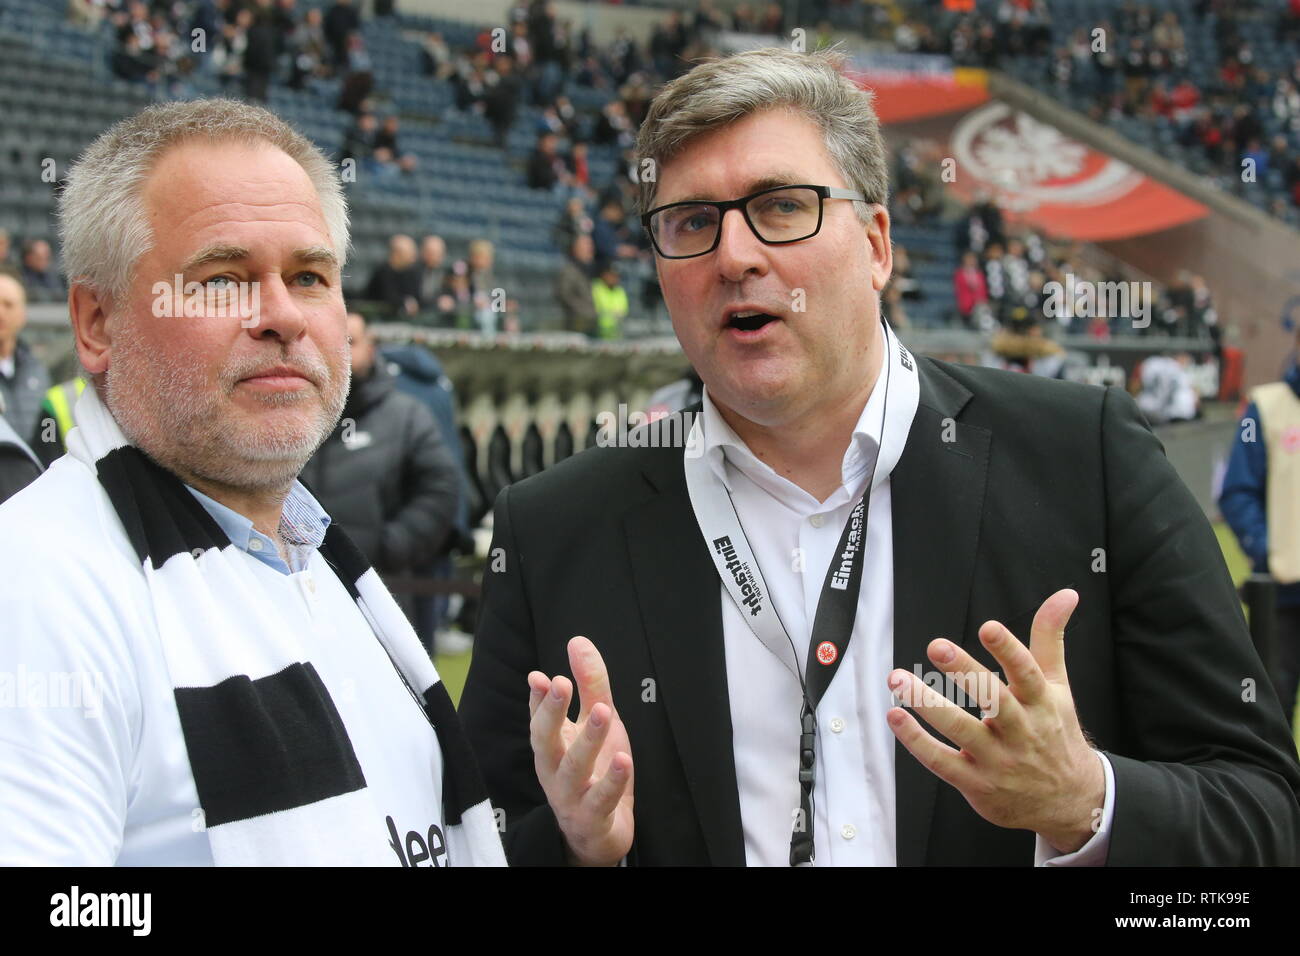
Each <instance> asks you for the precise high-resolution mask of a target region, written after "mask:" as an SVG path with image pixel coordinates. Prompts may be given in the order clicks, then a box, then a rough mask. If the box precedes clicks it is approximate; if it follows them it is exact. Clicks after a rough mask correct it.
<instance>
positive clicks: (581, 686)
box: [528, 637, 633, 866]
mask: <svg viewBox="0 0 1300 956" xmlns="http://www.w3.org/2000/svg"><path fill="white" fill-rule="evenodd" d="M569 666H570V667H571V668H572V669H573V676H574V678H575V679H576V681H577V684H578V701H579V707H580V710H579V714H578V722H577V723H576V724H575V723H574V722H573V721H571V720H569V719H568V717H567V714H568V711H569V701H570V697H571V695H572V693H573V685H572V684H571V683H570V681H569V679H568V678H567V677H563V676H560V677H556V678H554V679H551V678H548V677H547V676H546V675H545V674H543V673H542V672H541V671H533V672H532V673H530V674H529V675H528V687H529V690H530V691H531V693H530V694H529V697H528V709H529V711H531V713H532V722H531V724H530V725H529V738H530V741H531V743H532V745H533V763H534V765H535V766H536V768H537V779H538V780H539V781H540V782H541V785H542V790H543V791H545V793H546V800H547V802H548V803H549V804H550V805H551V809H552V810H553V811H554V813H555V819H556V821H557V822H558V823H559V825H560V830H561V832H562V833H563V834H564V840H565V843H566V844H567V847H568V851H569V856H570V858H571V860H572V862H574V863H577V864H580V865H583V866H613V865H615V864H617V863H618V862H619V860H621V859H622V858H623V857H625V856H626V855H627V852H628V850H629V849H631V847H632V833H633V819H632V747H631V744H630V743H629V742H628V738H627V730H626V729H625V728H624V726H623V722H622V721H621V720H619V717H618V711H617V710H615V708H614V699H613V696H612V694H611V693H610V687H609V674H608V672H607V671H606V670H605V662H604V660H603V659H602V658H601V656H600V652H599V651H597V650H596V646H595V645H594V644H592V643H591V641H589V640H587V638H585V637H575V638H573V639H572V640H571V641H569Z"/></svg>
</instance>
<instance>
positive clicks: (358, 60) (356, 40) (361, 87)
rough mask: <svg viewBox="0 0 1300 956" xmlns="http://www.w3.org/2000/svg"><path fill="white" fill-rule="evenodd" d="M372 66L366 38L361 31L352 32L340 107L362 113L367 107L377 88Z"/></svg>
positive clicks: (350, 111) (340, 96)
mask: <svg viewBox="0 0 1300 956" xmlns="http://www.w3.org/2000/svg"><path fill="white" fill-rule="evenodd" d="M371 66H372V64H371V61H370V54H369V53H368V52H367V51H366V41H365V39H364V38H363V37H362V36H361V34H360V33H353V34H351V35H350V36H349V37H348V39H347V72H346V73H345V74H344V76H343V85H342V87H341V88H340V90H339V106H338V108H339V109H341V110H346V111H347V112H349V113H360V112H361V111H362V110H364V109H366V107H367V105H368V103H369V96H370V94H371V92H372V91H373V90H374V88H375V74H374V73H373V72H372V69H371Z"/></svg>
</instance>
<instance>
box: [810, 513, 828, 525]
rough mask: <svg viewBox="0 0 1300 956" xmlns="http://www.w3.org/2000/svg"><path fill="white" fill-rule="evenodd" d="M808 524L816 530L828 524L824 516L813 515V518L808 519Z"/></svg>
mask: <svg viewBox="0 0 1300 956" xmlns="http://www.w3.org/2000/svg"><path fill="white" fill-rule="evenodd" d="M808 523H809V524H811V525H812V526H813V527H814V528H820V527H821V526H822V525H824V524H825V523H826V518H825V517H824V516H823V515H813V516H812V517H811V518H809V519H808Z"/></svg>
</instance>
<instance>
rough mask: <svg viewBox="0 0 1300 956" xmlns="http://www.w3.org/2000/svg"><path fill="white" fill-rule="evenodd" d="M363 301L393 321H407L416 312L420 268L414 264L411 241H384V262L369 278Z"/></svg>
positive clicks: (405, 238)
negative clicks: (371, 304)
mask: <svg viewBox="0 0 1300 956" xmlns="http://www.w3.org/2000/svg"><path fill="white" fill-rule="evenodd" d="M365 297H366V299H367V301H370V302H374V303H376V304H379V305H381V306H383V307H384V308H385V309H386V310H387V312H388V313H389V314H390V315H391V316H393V317H395V318H409V317H411V316H413V315H415V314H416V313H417V312H419V311H420V268H419V266H417V265H416V262H415V240H414V239H412V238H411V237H410V236H404V235H396V236H393V237H392V238H391V239H389V240H388V259H387V260H386V261H385V262H384V263H382V264H381V265H380V266H378V267H377V268H376V269H375V271H374V273H373V274H372V275H371V276H370V282H369V283H367V285H366V296H365Z"/></svg>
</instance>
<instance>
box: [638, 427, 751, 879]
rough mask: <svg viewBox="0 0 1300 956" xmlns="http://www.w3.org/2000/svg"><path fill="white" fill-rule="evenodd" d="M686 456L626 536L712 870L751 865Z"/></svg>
mask: <svg viewBox="0 0 1300 956" xmlns="http://www.w3.org/2000/svg"><path fill="white" fill-rule="evenodd" d="M681 454H682V452H681V450H680V449H675V450H665V451H663V452H662V453H660V454H657V455H655V456H654V458H653V460H652V464H651V465H650V466H648V467H647V468H646V469H645V477H646V479H647V480H648V481H649V482H650V484H651V486H652V487H654V488H655V489H656V490H657V491H658V494H657V495H655V496H653V497H651V498H648V499H647V500H645V501H643V502H641V503H640V504H638V505H636V506H634V507H633V508H631V509H630V510H629V511H628V513H627V514H626V516H625V517H624V528H625V529H626V531H627V544H628V551H629V554H630V556H631V561H632V571H633V575H634V585H635V587H636V592H637V599H638V602H639V604H640V611H641V623H642V626H643V628H644V630H645V634H646V639H647V641H648V643H649V645H650V655H651V657H652V658H653V660H654V665H655V671H656V673H657V676H658V678H659V686H660V688H662V689H663V690H661V694H662V697H661V700H662V703H663V706H664V707H665V708H666V710H667V715H668V721H669V724H670V725H671V727H672V731H673V737H674V739H675V742H676V745H677V752H678V755H679V756H680V758H681V762H682V767H683V769H684V771H685V774H686V779H687V781H688V783H689V785H690V789H691V796H692V798H693V799H694V802H695V811H696V814H697V816H698V817H699V821H700V829H701V830H702V832H703V833H704V840H705V843H706V845H707V848H708V852H709V859H710V862H711V863H712V864H713V865H714V866H744V865H745V842H744V835H743V831H742V829H741V823H740V796H739V793H738V790H737V785H736V764H735V759H734V755H733V751H732V739H731V704H730V700H729V698H728V696H727V667H726V660H725V657H724V651H723V641H722V597H721V595H722V592H721V588H720V585H719V583H718V576H717V572H716V571H715V570H714V567H713V562H712V561H710V560H709V555H708V551H707V550H706V548H705V545H704V539H703V537H702V536H701V534H700V530H699V526H698V525H697V524H696V522H695V515H694V512H693V511H692V510H691V503H690V497H689V495H688V494H687V491H686V478H685V472H684V471H683V468H682V461H681ZM669 689H670V690H669Z"/></svg>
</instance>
